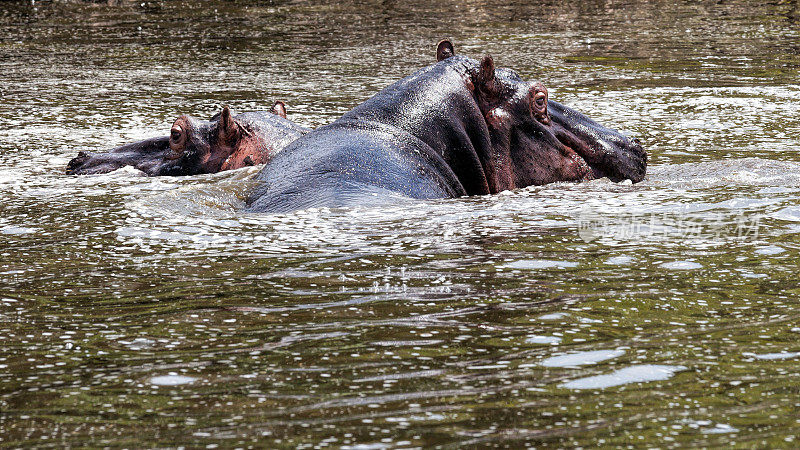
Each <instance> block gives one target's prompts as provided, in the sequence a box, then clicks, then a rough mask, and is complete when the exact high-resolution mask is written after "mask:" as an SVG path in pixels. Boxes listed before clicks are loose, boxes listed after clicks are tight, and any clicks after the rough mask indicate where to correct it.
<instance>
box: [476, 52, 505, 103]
mask: <svg viewBox="0 0 800 450" xmlns="http://www.w3.org/2000/svg"><path fill="white" fill-rule="evenodd" d="M473 82H474V83H475V86H476V87H478V88H480V90H481V91H482V92H483V93H485V94H487V95H490V96H494V95H497V93H498V91H499V86H498V85H497V80H496V79H495V76H494V59H492V56H491V55H486V56H484V57H483V59H482V60H481V65H480V68H479V69H478V73H477V74H475V75H474V77H473Z"/></svg>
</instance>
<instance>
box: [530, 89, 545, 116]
mask: <svg viewBox="0 0 800 450" xmlns="http://www.w3.org/2000/svg"><path fill="white" fill-rule="evenodd" d="M530 95H531V112H532V113H533V115H534V116H535V117H536V118H537V119H538V120H539V121H540V122H542V123H548V122H549V117H548V114H547V88H545V87H544V86H543V85H542V84H541V83H536V84H534V85H533V86H531V91H530Z"/></svg>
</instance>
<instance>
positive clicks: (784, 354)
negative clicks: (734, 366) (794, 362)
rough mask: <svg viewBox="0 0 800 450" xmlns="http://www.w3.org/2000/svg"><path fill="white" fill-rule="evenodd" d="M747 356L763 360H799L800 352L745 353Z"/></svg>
mask: <svg viewBox="0 0 800 450" xmlns="http://www.w3.org/2000/svg"><path fill="white" fill-rule="evenodd" d="M744 355H745V356H752V357H753V358H755V359H763V360H776V359H792V358H797V357H798V356H800V352H794V353H790V352H780V353H761V354H756V353H745V354H744Z"/></svg>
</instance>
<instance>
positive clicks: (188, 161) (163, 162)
mask: <svg viewBox="0 0 800 450" xmlns="http://www.w3.org/2000/svg"><path fill="white" fill-rule="evenodd" d="M309 131H310V130H308V129H307V128H303V127H301V126H298V125H296V124H294V123H293V122H291V121H289V120H288V119H286V105H284V104H283V102H276V103H275V105H274V106H273V107H272V109H271V110H270V111H269V112H261V111H259V112H244V113H241V114H237V115H235V116H234V115H232V114H231V111H230V109H229V108H228V107H227V106H225V107H224V108H223V109H222V112H220V113H217V114H216V115H214V117H212V118H211V119H210V120H200V119H196V118H194V117H191V116H187V115H183V116H180V117H178V119H177V120H176V121H175V123H174V124H173V125H172V129H171V130H170V134H169V136H162V137H156V138H151V139H145V140H142V141H138V142H133V143H130V144H125V145H123V146H121V147H117V148H115V149H113V150H111V151H109V152H106V153H99V154H92V153H87V152H79V153H78V156H77V157H76V158H73V159H72V160H71V161H70V162H69V163H68V164H67V174H68V175H88V174H99V173H107V172H111V171H113V170H117V169H119V168H121V167H124V166H133V167H135V168H136V169H139V170H141V171H142V172H144V173H145V174H147V175H148V176H156V175H197V174H201V173H216V172H220V171H223V170H231V169H239V168H242V167H246V166H252V165H256V164H263V163H265V162H267V161H269V160H270V159H271V158H272V156H273V155H274V154H275V153H277V152H279V151H280V150H282V149H283V148H284V147H286V146H287V145H288V144H289V143H291V142H292V141H294V140H295V139H297V138H298V137H300V136H302V135H304V134H306V133H308V132H309Z"/></svg>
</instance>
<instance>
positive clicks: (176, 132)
mask: <svg viewBox="0 0 800 450" xmlns="http://www.w3.org/2000/svg"><path fill="white" fill-rule="evenodd" d="M182 132H183V130H182V129H181V127H180V126H179V125H175V126H174V127H172V130H171V131H170V132H169V137H170V139H171V140H172V142H176V143H177V142H179V141H180V140H181V134H182Z"/></svg>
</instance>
